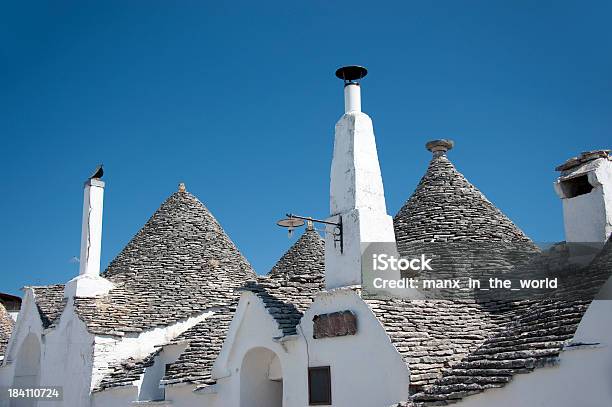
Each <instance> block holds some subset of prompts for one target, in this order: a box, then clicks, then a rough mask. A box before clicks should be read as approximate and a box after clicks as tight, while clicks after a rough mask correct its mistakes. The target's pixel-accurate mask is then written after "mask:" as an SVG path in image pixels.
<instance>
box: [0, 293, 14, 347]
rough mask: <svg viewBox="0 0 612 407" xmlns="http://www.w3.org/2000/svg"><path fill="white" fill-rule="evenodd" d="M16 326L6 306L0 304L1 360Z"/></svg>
mask: <svg viewBox="0 0 612 407" xmlns="http://www.w3.org/2000/svg"><path fill="white" fill-rule="evenodd" d="M14 325H15V324H14V322H13V318H11V316H10V315H9V313H8V311H7V310H6V308H4V305H2V304H0V359H1V358H2V357H4V352H5V351H6V346H7V345H8V341H9V339H10V338H11V333H12V332H13V326H14Z"/></svg>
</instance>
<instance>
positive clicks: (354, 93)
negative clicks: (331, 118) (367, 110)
mask: <svg viewBox="0 0 612 407" xmlns="http://www.w3.org/2000/svg"><path fill="white" fill-rule="evenodd" d="M344 112H345V113H348V112H361V86H359V83H357V82H347V83H345V84H344Z"/></svg>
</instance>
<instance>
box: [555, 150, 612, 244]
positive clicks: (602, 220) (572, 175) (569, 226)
mask: <svg viewBox="0 0 612 407" xmlns="http://www.w3.org/2000/svg"><path fill="white" fill-rule="evenodd" d="M609 153H610V150H596V151H588V152H584V153H582V154H580V155H579V156H578V157H574V158H570V159H569V160H567V161H566V162H565V163H563V164H562V165H560V166H558V167H557V168H556V170H557V171H560V172H561V175H560V176H559V178H557V180H556V181H555V191H556V192H557V195H558V196H559V198H561V200H562V202H563V223H564V226H565V240H566V241H567V242H568V243H587V244H592V243H597V244H602V243H604V242H606V241H607V240H608V238H609V237H610V234H612V157H610V155H609Z"/></svg>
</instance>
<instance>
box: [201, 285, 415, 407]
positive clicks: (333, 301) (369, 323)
mask: <svg viewBox="0 0 612 407" xmlns="http://www.w3.org/2000/svg"><path fill="white" fill-rule="evenodd" d="M344 310H350V311H352V312H353V313H355V314H356V316H357V320H358V332H357V334H356V335H352V336H345V337H337V338H325V339H314V338H313V337H312V330H313V326H312V325H313V323H312V318H313V317H314V316H315V315H317V314H323V313H332V312H337V311H344ZM298 330H299V332H300V333H299V335H297V337H293V338H292V339H291V340H287V341H285V342H283V343H282V344H281V343H279V342H277V341H275V340H273V338H274V337H277V336H279V335H280V332H279V331H278V329H277V326H276V322H275V321H274V320H273V319H272V317H271V316H270V315H269V314H268V312H267V311H266V310H265V308H264V306H263V303H262V302H261V300H260V299H259V298H257V297H256V296H255V295H254V294H251V293H244V294H243V295H242V297H241V300H240V304H239V309H238V312H237V314H236V316H235V317H234V320H233V322H232V327H231V328H230V334H229V335H228V340H227V341H226V343H225V345H224V348H223V351H222V354H221V356H220V358H219V359H218V363H217V364H216V365H215V370H214V372H215V373H217V374H220V373H221V372H225V375H229V376H226V377H224V378H220V379H218V383H217V389H218V394H217V398H216V403H217V404H214V405H215V406H223V407H232V406H236V407H237V406H240V400H239V394H240V387H241V383H240V380H241V379H240V369H241V368H242V362H243V360H244V357H245V355H246V354H247V352H249V350H251V349H253V348H257V347H265V348H267V349H269V350H271V351H273V352H274V353H275V354H276V355H277V356H278V359H279V362H280V368H281V370H282V377H283V393H284V394H283V406H285V407H297V406H300V407H303V406H307V405H308V369H307V367H308V366H312V367H314V366H330V368H331V374H332V401H333V404H332V405H333V406H338V407H344V406H352V407H360V406H363V407H376V406H388V405H390V404H392V403H393V402H398V401H401V400H405V399H406V398H407V396H408V383H409V372H408V368H407V366H406V364H405V363H404V361H403V359H402V357H401V356H400V354H399V353H398V352H397V351H396V349H395V348H394V346H393V345H392V344H391V342H390V341H389V338H388V336H387V335H386V333H385V331H384V329H383V327H382V325H381V324H380V322H379V321H378V320H377V319H376V317H375V316H374V314H373V313H372V311H371V310H370V308H369V307H368V306H367V304H365V303H364V302H363V300H361V298H360V297H359V296H358V295H357V294H356V293H355V292H353V291H352V290H349V289H339V290H334V291H332V292H325V293H322V294H321V295H319V296H318V297H317V298H316V300H315V302H314V303H313V305H312V306H311V308H310V309H309V310H308V311H307V312H306V313H305V315H304V317H303V318H302V321H301V323H300V326H299V327H298ZM232 331H233V332H232ZM364 389H367V391H364ZM202 405H206V404H202Z"/></svg>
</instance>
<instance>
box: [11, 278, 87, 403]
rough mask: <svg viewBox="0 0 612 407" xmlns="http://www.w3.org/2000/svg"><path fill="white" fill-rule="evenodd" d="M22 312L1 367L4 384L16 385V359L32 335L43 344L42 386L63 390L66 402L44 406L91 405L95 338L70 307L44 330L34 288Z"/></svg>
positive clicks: (25, 300)
mask: <svg viewBox="0 0 612 407" xmlns="http://www.w3.org/2000/svg"><path fill="white" fill-rule="evenodd" d="M21 309H22V311H21V313H20V316H19V321H18V323H17V326H16V329H15V331H14V332H13V335H12V337H11V341H10V343H9V349H8V352H7V358H6V360H7V364H6V365H5V366H3V367H2V373H1V380H2V385H5V386H11V385H12V384H13V377H14V373H15V367H16V365H17V363H18V362H17V361H15V359H16V357H17V354H18V353H19V349H20V347H21V345H22V344H23V341H24V339H25V338H26V337H27V336H28V335H29V334H33V335H35V336H36V337H37V338H38V340H39V342H40V344H41V359H40V380H39V383H40V385H41V386H62V387H63V400H62V401H45V406H48V407H56V406H88V405H89V388H90V383H91V370H92V344H93V335H91V334H90V333H89V332H87V330H86V329H85V324H84V323H83V322H82V321H81V320H79V319H78V318H76V317H75V316H74V310H73V308H72V306H71V305H70V304H68V305H67V306H66V307H65V309H64V311H63V313H62V316H61V318H60V319H59V321H58V322H57V326H56V327H55V328H53V329H47V330H43V327H42V323H41V320H40V316H39V314H38V309H37V307H36V305H35V303H34V298H33V293H32V290H31V289H28V290H26V295H25V299H24V306H22V308H21ZM3 407H4V406H3Z"/></svg>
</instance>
